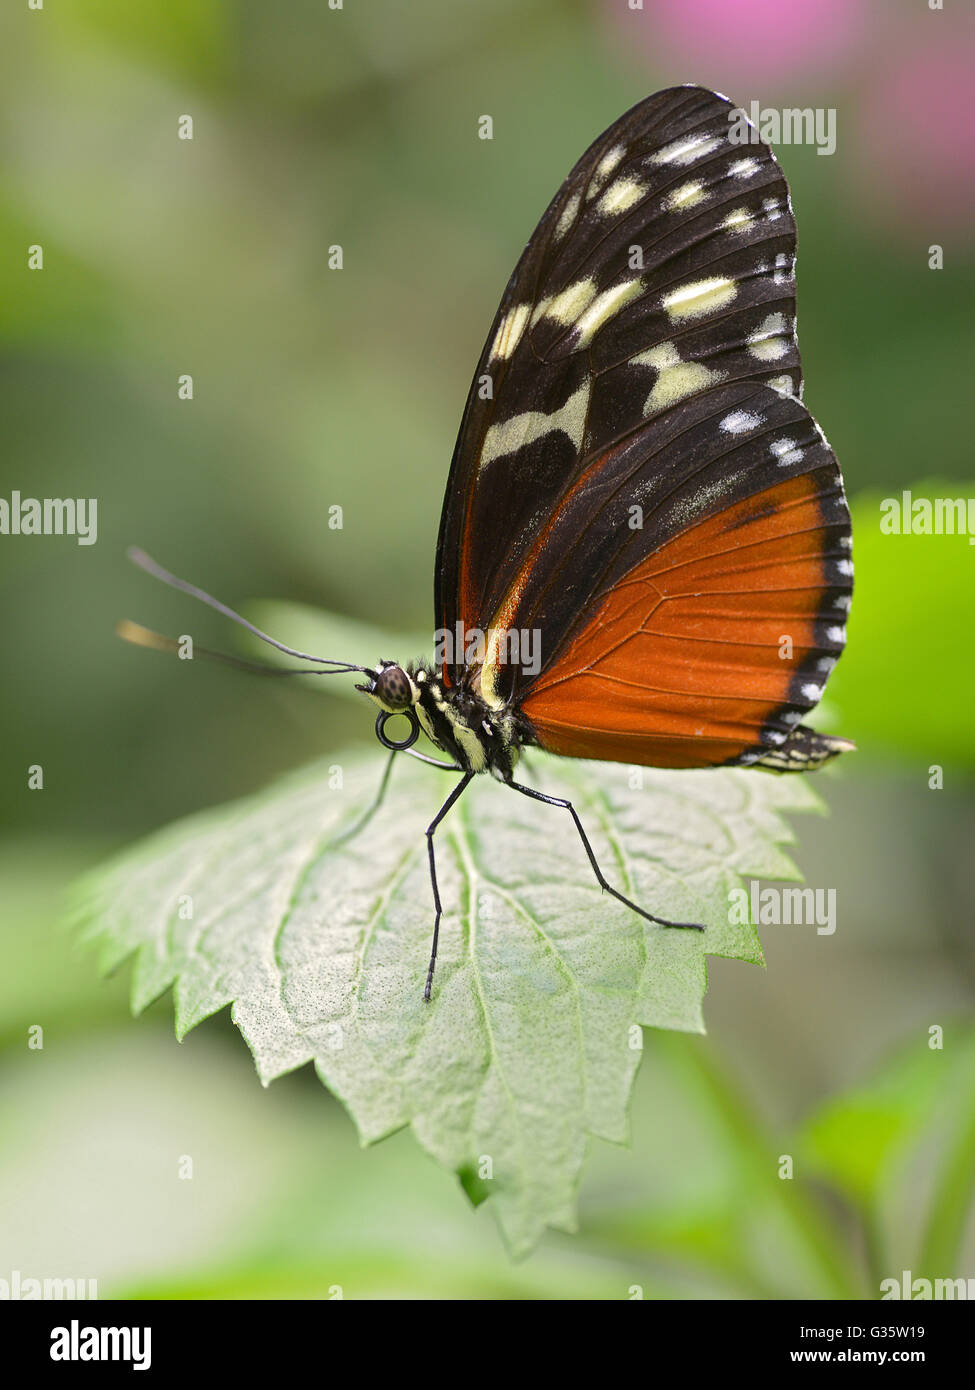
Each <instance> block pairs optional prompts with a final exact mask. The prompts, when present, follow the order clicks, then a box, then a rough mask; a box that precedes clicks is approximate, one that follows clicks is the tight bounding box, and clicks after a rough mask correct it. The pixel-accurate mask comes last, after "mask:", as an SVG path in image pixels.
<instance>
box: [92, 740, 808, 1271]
mask: <svg viewBox="0 0 975 1390" xmlns="http://www.w3.org/2000/svg"><path fill="white" fill-rule="evenodd" d="M382 767H383V763H382V760H381V759H380V758H372V757H370V758H361V757H359V756H350V757H349V758H348V759H343V758H341V757H336V758H335V759H333V760H331V761H330V762H329V763H328V764H327V765H318V766H313V767H311V768H309V769H307V770H305V771H304V772H302V773H300V774H298V775H295V776H292V777H291V778H289V779H287V780H286V781H285V782H283V783H281V784H279V785H277V786H275V787H273V788H272V789H271V790H270V791H268V792H265V793H262V794H260V795H258V796H255V797H252V798H250V799H248V800H246V801H242V802H238V803H236V804H234V805H231V806H229V807H225V808H221V809H218V810H216V811H211V812H207V813H205V814H203V815H199V816H196V817H193V818H192V819H189V820H187V821H184V822H182V823H180V824H178V825H176V826H173V827H171V828H169V829H168V830H165V831H163V832H161V833H159V834H157V835H156V836H154V837H153V838H151V839H150V840H148V841H147V842H146V843H145V844H143V845H142V846H141V847H139V848H137V849H136V850H135V851H132V852H130V853H128V854H126V855H125V856H123V857H122V858H121V859H119V860H118V861H116V862H115V863H113V864H111V865H109V866H108V867H107V868H105V869H102V870H100V871H98V872H96V873H95V874H93V875H90V876H89V877H88V878H87V879H86V880H84V881H83V882H82V884H81V885H79V888H78V897H77V902H76V909H75V910H76V914H77V916H78V918H79V919H80V921H81V922H82V924H83V925H84V930H85V934H86V935H87V936H88V937H90V938H91V939H94V940H97V942H98V943H99V945H100V950H101V962H102V966H103V968H104V969H106V970H110V969H113V968H115V967H117V966H118V965H119V964H120V963H121V962H122V961H124V960H125V959H126V958H127V957H129V956H130V955H132V954H133V953H135V968H134V972H133V980H132V1003H133V1008H134V1009H135V1010H136V1011H138V1010H141V1009H143V1008H145V1007H146V1005H148V1004H149V1003H150V1002H151V1001H152V1000H154V999H155V998H157V997H158V996H159V995H160V994H161V993H162V992H163V991H164V990H166V989H168V988H169V987H170V986H173V987H174V990H175V1003H176V1028H177V1034H178V1035H179V1036H180V1037H182V1036H184V1035H185V1033H186V1032H187V1031H188V1030H189V1029H190V1028H192V1027H194V1026H195V1025H196V1024H197V1023H199V1022H200V1021H201V1020H202V1019H204V1018H206V1017H208V1016H209V1015H211V1014H213V1013H215V1012H216V1011H217V1010H219V1009H221V1008H223V1007H224V1006H225V1005H227V1004H232V1005H233V1019H234V1022H235V1023H236V1024H237V1026H238V1027H239V1028H240V1031H241V1033H242V1034H243V1036H244V1038H245V1040H246V1042H247V1044H248V1046H249V1047H250V1049H251V1051H252V1053H253V1055H254V1060H255V1062H256V1065H257V1069H258V1073H259V1075H260V1076H261V1079H262V1080H263V1081H264V1082H265V1083H267V1082H269V1081H270V1080H272V1079H273V1078H274V1077H276V1076H280V1075H282V1074H283V1073H284V1072H287V1071H289V1070H291V1069H293V1068H295V1067H299V1066H301V1065H303V1064H304V1063H306V1062H309V1061H313V1062H314V1064H315V1066H316V1068H317V1070H318V1074H319V1076H320V1077H321V1079H322V1081H323V1082H324V1083H325V1085H326V1086H328V1087H329V1089H330V1090H332V1091H333V1092H334V1094H335V1095H336V1096H338V1097H339V1098H340V1099H341V1100H342V1101H343V1102H344V1104H345V1105H346V1107H347V1108H348V1110H349V1112H350V1114H351V1115H352V1117H353V1119H354V1120H355V1123H356V1125H357V1127H358V1130H359V1134H360V1136H361V1138H362V1140H363V1142H365V1143H372V1142H374V1141H376V1140H378V1139H382V1138H383V1137H384V1136H386V1135H388V1134H391V1133H392V1132H394V1131H395V1130H398V1129H400V1128H402V1127H403V1126H406V1125H410V1126H412V1128H413V1131H414V1133H415V1135H416V1137H417V1138H418V1140H419V1142H420V1143H421V1144H422V1146H423V1147H424V1148H425V1149H426V1150H427V1151H428V1152H429V1153H431V1154H432V1155H433V1156H434V1157H435V1158H436V1159H437V1160H438V1161H439V1162H440V1163H441V1164H443V1165H444V1166H445V1167H447V1168H449V1169H451V1170H452V1171H454V1172H455V1173H457V1174H458V1175H459V1176H460V1178H461V1180H462V1182H463V1185H464V1187H465V1190H466V1191H467V1192H468V1194H469V1195H470V1196H471V1197H472V1199H473V1200H475V1201H479V1200H481V1199H483V1197H484V1196H486V1195H489V1194H490V1195H492V1196H493V1198H494V1202H493V1205H494V1207H495V1209H496V1211H497V1214H498V1217H499V1220H500V1223H501V1226H502V1230H503V1233H504V1236H505V1239H506V1241H507V1243H508V1245H509V1247H510V1249H511V1250H512V1251H513V1252H514V1253H516V1254H524V1253H526V1252H527V1251H528V1250H530V1249H531V1248H532V1246H533V1245H534V1243H535V1242H536V1241H537V1240H538V1238H539V1237H540V1235H541V1234H542V1232H543V1230H544V1229H545V1227H546V1226H555V1227H560V1228H562V1229H566V1230H572V1229H574V1227H575V1203H576V1190H577V1186H578V1182H579V1177H580V1172H581V1168H582V1165H583V1160H584V1156H585V1151H586V1146H587V1143H588V1139H589V1136H591V1135H596V1136H599V1137H600V1138H603V1139H606V1140H610V1141H613V1142H617V1143H620V1142H625V1141H626V1139H627V1116H626V1107H627V1102H628V1097H629V1092H630V1086H631V1083H632V1079H633V1073H634V1071H635V1068H636V1066H637V1064H638V1061H639V1057H640V1042H641V1034H640V1030H639V1028H637V1027H634V1025H636V1024H643V1025H648V1026H652V1027H658V1028H675V1029H683V1030H686V1031H702V1030H703V1025H702V1020H701V1003H702V999H703V995H704V992H705V989H706V985H707V974H706V964H705V954H706V953H707V954H711V955H718V956H728V957H735V958H737V959H740V960H745V961H752V962H755V963H760V962H761V959H762V956H761V948H760V945H759V942H758V938H757V935H756V933H755V931H754V928H753V927H751V926H749V925H747V924H745V925H740V924H735V923H732V922H729V915H733V914H729V898H728V894H729V891H730V890H732V889H735V888H737V887H738V886H739V882H740V880H739V875H748V876H755V877H767V878H771V877H778V878H796V877H798V874H797V872H796V870H795V868H794V866H793V864H792V862H791V860H790V859H789V858H788V857H787V856H786V854H785V853H784V852H783V850H782V849H781V848H780V846H781V845H782V844H788V843H791V842H792V835H791V832H790V830H789V828H788V826H787V825H786V824H785V822H784V821H783V819H782V813H783V812H785V811H800V810H815V809H818V806H819V803H818V801H817V799H816V798H815V795H814V793H812V792H811V791H810V790H809V789H808V788H807V786H806V785H805V784H804V783H803V782H802V781H801V780H800V779H798V778H794V777H790V778H777V777H775V776H773V775H769V774H765V773H761V772H749V771H742V770H736V769H720V770H715V771H709V772H660V771H656V770H650V769H644V770H643V774H642V776H643V789H642V790H634V789H632V788H631V787H630V785H629V780H630V777H629V771H628V769H626V768H623V767H619V766H615V765H608V764H576V763H568V762H558V763H556V762H555V761H554V760H551V759H547V758H544V757H540V756H539V757H535V756H532V757H530V758H529V759H526V764H525V772H524V778H525V780H528V781H531V782H532V783H533V784H534V785H536V786H538V787H540V788H541V789H542V790H544V791H546V792H549V793H552V794H555V795H561V796H567V797H570V798H571V799H572V800H573V801H574V802H575V805H576V807H577V809H578V811H579V814H580V816H581V818H582V820H583V823H584V824H585V826H586V828H587V830H588V832H589V836H590V839H591V841H592V844H593V848H594V850H595V852H596V855H597V857H598V859H599V861H600V863H601V864H602V866H603V869H604V872H605V873H606V874H607V877H608V878H609V880H610V882H612V883H614V884H616V885H618V886H619V887H620V888H621V889H622V890H623V891H624V892H627V893H629V894H630V895H631V896H634V897H635V898H636V899H637V901H639V902H641V903H644V904H646V905H647V907H648V908H649V909H650V910H651V911H654V912H656V913H659V914H660V915H663V916H667V917H670V918H674V919H677V920H683V921H687V920H690V921H700V922H705V923H707V925H708V930H707V931H706V932H705V933H700V932H693V931H677V930H668V929H666V928H661V927H658V926H655V925H652V924H650V923H648V922H646V921H644V920H643V919H642V918H640V917H638V916H637V915H636V914H635V913H633V912H631V911H630V910H629V909H627V908H626V907H624V906H623V905H622V904H620V903H618V902H616V901H615V900H614V899H613V898H611V897H609V896H608V895H603V894H602V893H601V891H600V889H599V887H598V885H597V884H596V883H595V881H594V879H593V876H592V874H591V871H590V866H589V864H588V862H587V860H586V857H585V854H584V852H583V848H582V845H581V843H580V841H579V839H578V836H577V834H576V832H575V829H574V828H573V825H572V822H571V820H570V818H569V816H568V815H567V814H566V813H565V812H564V811H562V810H560V809H558V808H555V807H547V806H542V805H539V804H538V803H536V802H533V801H530V800H529V799H528V798H525V797H521V796H518V795H517V794H516V793H514V792H512V791H510V790H509V789H508V788H506V787H504V786H501V785H499V784H498V783H497V782H495V781H493V780H492V779H490V778H487V777H484V778H478V779H476V780H475V782H474V783H473V784H472V786H471V787H470V788H469V790H468V791H467V792H466V793H465V795H464V796H463V797H462V798H461V800H460V802H459V803H458V804H457V806H456V807H455V808H454V809H453V810H452V811H451V813H450V815H449V816H448V818H447V819H446V820H445V822H444V824H443V825H442V826H441V829H440V831H439V832H438V835H437V841H436V844H437V864H438V872H439V877H440V891H441V896H442V898H443V901H444V908H445V916H444V920H443V925H442V928H441V939H440V955H439V961H438V966H437V976H436V979H435V982H434V996H433V1000H432V1002H431V1003H430V1004H428V1005H427V1004H424V1002H423V997H422V991H423V981H424V976H425V972H426V966H427V961H428V957H429V947H430V934H431V929H432V925H433V912H432V904H431V895H430V883H429V877H428V869H427V856H426V840H425V837H424V834H423V831H424V829H425V827H426V826H427V824H428V823H429V822H430V820H431V819H432V817H433V815H434V814H435V812H436V810H437V808H438V806H439V805H440V803H441V802H442V801H443V799H444V796H445V795H446V793H447V791H448V790H449V789H450V787H451V786H452V785H453V783H454V781H455V777H454V776H451V775H449V774H445V773H442V772H438V771H435V770H433V769H431V768H429V767H424V766H421V765H419V764H417V763H416V762H414V761H413V760H412V759H406V758H400V759H398V760H397V765H396V767H395V769H394V773H393V778H392V783H391V787H390V790H389V793H388V795H387V798H386V801H385V803H384V804H383V806H382V808H381V809H380V810H379V811H378V812H376V814H375V815H374V816H373V817H372V818H371V819H369V820H367V821H365V823H364V820H363V818H364V814H365V812H366V811H367V809H368V807H369V806H370V804H371V802H372V799H373V797H374V795H375V791H376V788H377V786H378V783H379V779H380V776H381V773H382ZM339 783H341V785H339ZM190 912H191V913H192V915H189V914H190Z"/></svg>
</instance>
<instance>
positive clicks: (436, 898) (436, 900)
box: [423, 772, 474, 1004]
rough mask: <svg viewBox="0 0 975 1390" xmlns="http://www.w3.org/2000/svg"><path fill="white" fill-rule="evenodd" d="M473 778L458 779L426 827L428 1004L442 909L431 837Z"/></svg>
mask: <svg viewBox="0 0 975 1390" xmlns="http://www.w3.org/2000/svg"><path fill="white" fill-rule="evenodd" d="M473 778H474V773H473V772H465V773H464V775H463V777H462V778H461V779H460V781H459V782H458V783H457V785H456V786H455V787H454V789H453V791H452V792H451V793H450V795H449V796H448V797H447V800H446V801H445V802H444V804H443V805H442V806H441V808H440V810H439V811H438V812H437V814H436V815H435V816H434V818H433V820H432V821H431V822H430V824H429V825H428V826H427V852H428V854H429V856H430V883H431V885H432V887H433V906H434V908H435V910H436V917H435V918H434V923H433V947H432V949H431V951H430V968H429V970H428V971H427V982H426V985H425V987H424V990H423V997H424V999H425V1000H426V1001H427V1003H428V1004H429V1002H430V990H431V989H432V988H433V971H434V967H435V966H436V964H437V942H438V941H439V939H440V918H441V916H442V915H443V908H442V907H441V906H440V889H439V888H438V887H437V861H436V859H435V858H434V854H433V836H434V832H435V831H436V829H437V826H438V825H439V824H440V822H441V821H442V820H443V818H444V816H445V815H446V814H447V812H448V811H449V810H450V808H451V806H453V804H454V802H455V801H456V800H457V798H458V797H459V796H460V794H461V792H463V790H464V788H465V787H466V786H467V785H468V783H469V782H471V781H472V780H473Z"/></svg>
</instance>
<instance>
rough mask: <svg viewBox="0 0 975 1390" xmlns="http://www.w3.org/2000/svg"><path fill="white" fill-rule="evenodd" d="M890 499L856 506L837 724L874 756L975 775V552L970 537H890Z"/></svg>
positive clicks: (835, 690)
mask: <svg viewBox="0 0 975 1390" xmlns="http://www.w3.org/2000/svg"><path fill="white" fill-rule="evenodd" d="M911 492H912V495H913V496H914V497H915V498H921V497H925V498H937V497H941V498H951V497H957V498H968V497H971V496H975V486H973V484H971V483H964V484H963V483H961V482H958V481H957V480H956V481H954V482H951V481H946V480H941V481H938V480H927V481H924V482H917V483H914V484H913V485H912V488H911ZM895 496H896V497H897V498H898V500H899V498H900V493H899V492H898V493H896V494H895ZM882 500H883V498H882V495H881V494H880V493H864V494H861V495H860V496H859V497H857V498H856V500H855V502H854V504H853V558H854V565H855V567H856V592H855V594H854V597H853V606H852V609H851V613H850V622H849V637H850V641H849V650H848V651H847V652H846V653H845V655H844V657H843V659H842V661H841V662H840V663H839V665H838V666H837V668H836V671H835V673H834V674H833V676H832V677H831V678H830V683H829V688H828V692H827V697H826V698H827V706H828V712H829V713H830V714H831V715H832V716H833V717H832V719H831V720H830V721H829V723H830V727H831V728H835V729H836V730H837V731H841V732H842V733H843V734H845V735H846V736H847V737H848V738H852V739H854V740H855V741H856V743H857V745H858V747H859V748H860V750H861V752H862V753H864V754H865V755H867V756H870V755H873V756H875V757H876V756H878V755H890V754H894V755H895V756H896V757H898V758H901V759H904V760H906V761H909V762H910V763H912V764H914V765H915V766H916V765H918V764H920V765H921V766H922V767H923V768H924V769H925V770H927V768H928V766H929V764H931V763H940V764H951V765H952V766H953V767H960V768H965V769H969V770H970V769H971V768H972V767H973V766H975V741H973V739H972V736H971V714H970V709H971V690H972V686H973V683H975V646H973V644H972V642H971V641H970V640H969V634H970V633H971V632H972V629H973V626H975V585H973V583H972V572H973V570H972V567H973V565H975V551H973V550H972V548H971V545H970V544H969V538H968V537H967V536H965V535H941V536H923V535H913V534H906V535H884V534H883V533H882V532H881V530H880V519H881V502H882ZM905 576H909V582H907V581H906V580H905ZM892 594H896V596H897V598H896V601H895V602H892V601H891V595H892ZM906 652H910V654H911V657H910V661H909V662H908V663H906V664H905V660H904V655H905V653H906ZM878 692H882V694H880V695H878ZM822 709H823V707H821V708H820V711H819V712H820V713H821V712H822Z"/></svg>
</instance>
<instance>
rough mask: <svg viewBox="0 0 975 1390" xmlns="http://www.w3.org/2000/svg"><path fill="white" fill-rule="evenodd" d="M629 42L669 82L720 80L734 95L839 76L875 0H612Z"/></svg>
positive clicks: (608, 1)
mask: <svg viewBox="0 0 975 1390" xmlns="http://www.w3.org/2000/svg"><path fill="white" fill-rule="evenodd" d="M604 8H605V10H606V11H608V12H609V14H610V17H611V19H612V21H613V22H614V24H615V26H616V28H617V30H618V31H619V32H620V33H621V35H622V37H623V38H624V40H625V42H626V43H627V44H628V45H631V46H632V45H637V46H638V47H639V49H640V50H641V53H642V56H644V57H645V58H646V59H647V60H648V61H649V63H650V64H651V65H652V68H653V70H654V73H655V74H662V75H663V76H665V77H666V79H667V80H668V81H673V82H675V83H676V82H699V83H702V84H703V85H705V86H716V87H717V88H718V90H719V91H723V92H725V93H726V95H728V96H730V97H731V98H732V99H733V100H738V99H741V100H744V99H745V98H746V97H748V96H753V95H757V93H755V92H752V91H750V88H751V87H752V86H753V85H754V84H759V83H760V84H761V85H762V87H763V88H764V89H765V90H769V89H775V88H780V87H781V86H782V84H783V83H784V82H788V81H789V80H790V79H792V78H794V77H795V76H797V75H804V74H810V75H811V74H817V75H818V74H821V73H823V72H824V71H828V72H829V74H830V75H831V76H833V75H835V74H836V72H837V71H838V70H839V69H840V68H841V67H843V66H845V65H846V64H847V63H848V62H849V61H851V60H852V59H854V58H855V57H857V55H858V53H859V51H860V48H861V45H862V42H863V40H864V38H865V37H866V36H867V34H868V32H869V30H870V20H871V17H872V14H873V11H874V6H873V0H643V9H642V10H631V9H630V8H629V6H628V2H627V0H604Z"/></svg>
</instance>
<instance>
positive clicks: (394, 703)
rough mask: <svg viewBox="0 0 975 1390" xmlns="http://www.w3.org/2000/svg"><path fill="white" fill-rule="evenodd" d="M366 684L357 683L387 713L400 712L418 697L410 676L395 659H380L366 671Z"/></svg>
mask: <svg viewBox="0 0 975 1390" xmlns="http://www.w3.org/2000/svg"><path fill="white" fill-rule="evenodd" d="M366 674H367V675H368V676H369V678H370V679H369V682H368V684H363V685H357V686H356V690H361V691H362V692H363V694H365V695H368V696H369V698H370V699H371V700H375V702H376V704H377V705H378V706H379V708H380V709H381V710H385V712H386V713H387V714H402V713H403V712H404V711H405V710H408V709H410V708H412V706H413V705H415V704H416V702H417V700H418V699H419V696H420V692H419V690H418V689H417V688H416V685H415V684H414V682H413V680H412V678H411V676H410V675H409V673H408V672H407V671H405V670H404V669H403V667H402V666H400V665H399V663H398V662H395V661H380V662H379V664H378V665H377V666H375V667H374V668H372V669H371V670H369V671H367V672H366Z"/></svg>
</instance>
